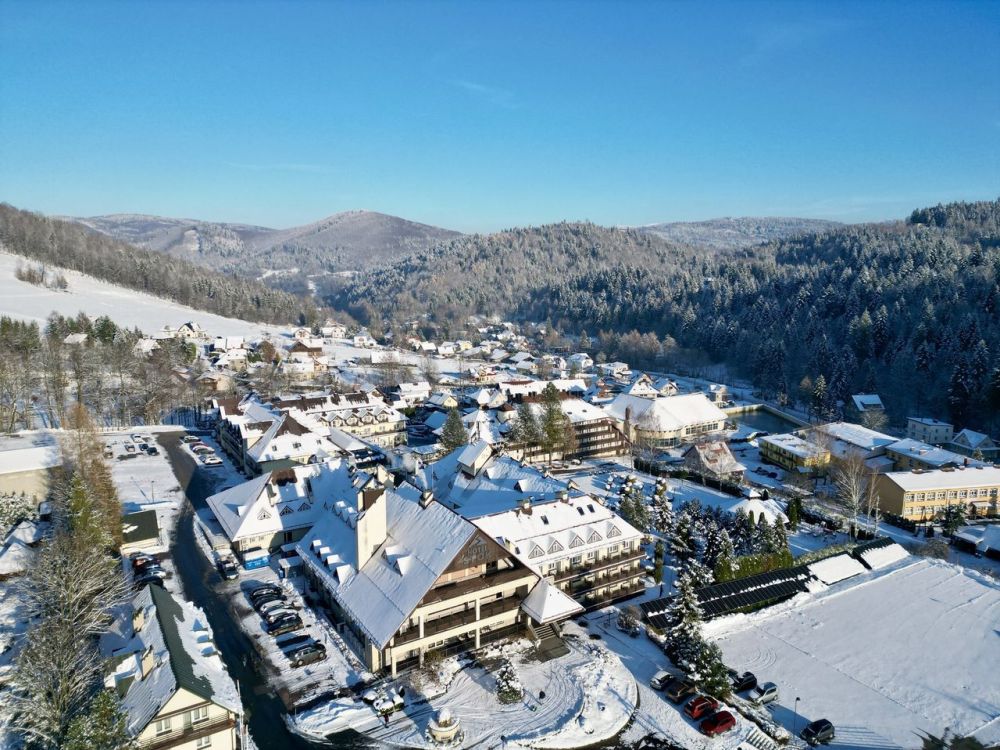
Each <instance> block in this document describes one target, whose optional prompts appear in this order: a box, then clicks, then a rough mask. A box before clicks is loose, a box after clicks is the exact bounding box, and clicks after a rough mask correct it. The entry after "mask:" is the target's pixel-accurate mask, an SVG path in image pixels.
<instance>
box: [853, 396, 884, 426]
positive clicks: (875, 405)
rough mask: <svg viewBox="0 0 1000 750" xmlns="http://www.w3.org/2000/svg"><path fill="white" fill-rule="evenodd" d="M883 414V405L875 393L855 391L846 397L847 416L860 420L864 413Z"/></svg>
mask: <svg viewBox="0 0 1000 750" xmlns="http://www.w3.org/2000/svg"><path fill="white" fill-rule="evenodd" d="M871 414H885V405H884V404H883V403H882V399H881V397H880V396H879V395H878V394H877V393H855V394H854V395H853V396H851V397H850V399H848V402H847V416H848V417H850V418H851V419H852V420H855V421H857V422H861V421H863V420H864V418H865V416H866V415H871Z"/></svg>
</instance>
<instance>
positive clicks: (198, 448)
mask: <svg viewBox="0 0 1000 750" xmlns="http://www.w3.org/2000/svg"><path fill="white" fill-rule="evenodd" d="M191 450H193V451H194V452H195V453H197V454H198V455H199V456H207V455H208V454H209V453H215V451H214V450H212V448H211V447H210V446H207V445H205V444H204V443H202V444H201V445H197V444H196V445H192V446H191Z"/></svg>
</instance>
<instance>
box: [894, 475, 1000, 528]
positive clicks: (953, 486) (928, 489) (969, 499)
mask: <svg viewBox="0 0 1000 750" xmlns="http://www.w3.org/2000/svg"><path fill="white" fill-rule="evenodd" d="M875 486H876V490H877V491H878V496H879V503H880V506H879V507H880V508H881V509H882V510H883V511H884V512H886V513H892V514H894V515H897V516H902V517H903V518H908V519H910V520H912V521H921V520H930V519H932V518H934V517H936V516H938V515H940V513H941V512H942V511H944V509H945V508H947V507H948V506H949V505H956V504H963V505H965V506H966V507H967V509H968V511H969V514H970V515H975V516H982V515H985V514H987V513H996V512H997V502H998V501H997V497H998V495H1000V468H998V467H995V466H976V467H967V468H961V467H959V468H946V469H936V470H933V471H897V472H890V473H888V474H881V475H879V476H878V479H877V483H876V485H875Z"/></svg>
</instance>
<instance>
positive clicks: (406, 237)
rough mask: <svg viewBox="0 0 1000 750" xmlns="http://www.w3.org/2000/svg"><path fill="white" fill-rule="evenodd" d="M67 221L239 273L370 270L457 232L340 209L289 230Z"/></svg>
mask: <svg viewBox="0 0 1000 750" xmlns="http://www.w3.org/2000/svg"><path fill="white" fill-rule="evenodd" d="M69 220H70V221H75V222H78V223H80V224H83V225H84V226H86V227H89V228H90V229H92V230H94V231H96V232H100V233H101V234H106V235H110V236H112V237H116V238H118V239H122V240H125V241H126V242H129V243H132V244H134V245H138V246H140V247H146V248H149V249H151V250H156V251H158V252H163V253H167V254H168V255H172V256H175V257H179V258H184V259H186V260H191V261H194V262H197V263H201V264H203V265H206V266H209V267H211V268H215V269H218V270H223V271H228V272H236V273H240V274H243V275H262V274H264V273H265V272H266V271H272V272H273V271H280V270H288V269H298V270H299V271H301V272H303V273H307V274H309V273H324V272H337V271H355V270H360V269H364V268H371V267H373V266H377V265H382V264H385V263H391V262H392V261H394V260H396V259H398V258H401V257H403V256H405V255H407V254H409V253H411V252H414V251H418V250H422V249H425V248H427V247H431V246H432V245H434V244H436V243H437V242H440V241H442V240H447V239H451V238H452V237H456V236H458V234H459V233H458V232H453V231H451V230H448V229H441V228H439V227H433V226H429V225H427V224H420V223H418V222H414V221H408V220H407V219H401V218H399V217H398V216H389V215H387V214H381V213H378V212H375V211H345V212H343V213H338V214H334V215H333V216H328V217H327V218H325V219H321V220H320V221H317V222H314V223H312V224H306V225H304V226H298V227H291V228H289V229H271V228H269V227H261V226H252V225H248V224H230V223H225V222H211V221H202V220H199V219H174V218H169V217H163V216H146V215H142V214H110V215H107V216H93V217H87V218H69Z"/></svg>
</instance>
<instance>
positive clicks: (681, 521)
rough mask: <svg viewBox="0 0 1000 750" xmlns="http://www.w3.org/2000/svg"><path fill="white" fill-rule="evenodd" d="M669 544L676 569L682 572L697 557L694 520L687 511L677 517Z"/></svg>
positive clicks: (668, 539) (668, 540)
mask: <svg viewBox="0 0 1000 750" xmlns="http://www.w3.org/2000/svg"><path fill="white" fill-rule="evenodd" d="M667 543H668V545H669V548H670V556H671V558H673V561H674V568H675V569H676V570H681V569H683V568H684V566H685V565H687V563H688V561H689V560H692V559H694V557H695V552H696V550H695V541H694V520H693V519H692V517H691V514H690V513H689V512H687V509H685V510H683V511H681V513H680V514H679V515H678V516H677V518H676V520H675V522H674V524H673V529H672V530H671V533H670V535H669V537H668V538H667Z"/></svg>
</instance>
